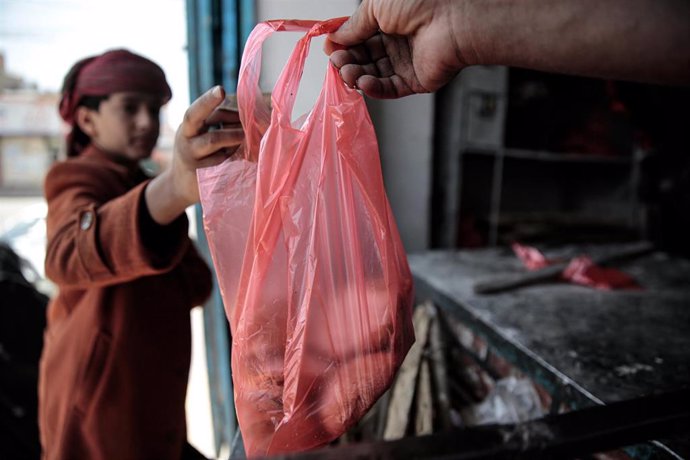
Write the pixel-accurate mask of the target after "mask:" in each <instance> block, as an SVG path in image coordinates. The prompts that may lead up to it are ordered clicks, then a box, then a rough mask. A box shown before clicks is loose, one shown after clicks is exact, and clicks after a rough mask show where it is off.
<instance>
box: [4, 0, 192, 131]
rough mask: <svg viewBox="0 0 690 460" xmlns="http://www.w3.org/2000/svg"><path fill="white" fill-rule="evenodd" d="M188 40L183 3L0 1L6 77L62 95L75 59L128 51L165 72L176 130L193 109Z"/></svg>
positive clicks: (174, 0)
mask: <svg viewBox="0 0 690 460" xmlns="http://www.w3.org/2000/svg"><path fill="white" fill-rule="evenodd" d="M186 40H187V24H186V19H185V0H115V1H114V0H0V52H2V53H3V54H4V55H5V67H6V69H7V71H8V72H10V73H12V74H15V75H18V76H21V77H23V78H24V79H26V80H28V81H30V82H34V83H36V84H37V85H38V86H39V88H40V89H42V90H48V91H58V90H59V88H60V86H61V85H62V79H63V78H64V76H65V74H66V73H67V71H68V70H69V68H70V67H71V66H72V64H74V63H75V62H76V61H77V60H79V59H81V58H83V57H86V56H90V55H93V54H98V53H102V52H103V51H106V50H108V49H112V48H128V49H129V50H131V51H134V52H136V53H139V54H141V55H143V56H146V57H148V58H149V59H151V60H153V61H155V62H156V63H158V64H159V65H160V66H161V67H162V68H163V70H164V71H165V74H166V77H167V79H168V82H169V83H170V86H171V87H172V90H173V98H172V100H171V102H170V106H169V117H170V120H169V121H170V124H171V126H173V127H176V126H177V125H178V124H179V122H180V121H181V119H182V115H183V113H184V110H185V109H186V107H187V106H188V105H189V87H188V81H189V79H188V68H187V54H186V51H185V46H186Z"/></svg>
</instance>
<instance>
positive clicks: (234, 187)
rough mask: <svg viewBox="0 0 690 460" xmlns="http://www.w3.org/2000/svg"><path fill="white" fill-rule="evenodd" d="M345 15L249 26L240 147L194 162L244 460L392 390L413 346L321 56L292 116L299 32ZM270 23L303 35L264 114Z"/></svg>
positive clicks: (364, 154)
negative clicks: (310, 94) (312, 87)
mask: <svg viewBox="0 0 690 460" xmlns="http://www.w3.org/2000/svg"><path fill="white" fill-rule="evenodd" d="M344 19H345V18H338V19H332V20H328V21H323V22H316V21H291V20H290V21H289V20H275V21H268V22H263V23H260V24H258V25H257V26H256V28H255V29H254V31H253V32H252V33H251V35H250V37H249V39H248V41H247V44H246V46H245V51H244V55H243V57H242V64H241V67H240V75H239V82H238V91H237V101H238V106H239V111H240V119H241V121H242V125H243V127H244V129H245V133H246V140H245V143H244V145H243V146H241V147H240V149H239V150H238V152H237V153H236V154H235V155H234V156H233V158H231V159H229V160H228V161H225V162H223V163H222V164H220V165H218V166H215V167H211V168H205V169H199V170H198V172H197V174H198V179H199V190H200V196H201V203H202V208H203V221H204V229H205V232H206V235H207V237H208V242H209V248H210V252H211V256H212V259H213V263H214V267H215V269H216V274H217V276H218V282H219V287H220V291H221V295H222V298H223V301H224V304H225V309H226V314H227V317H228V320H229V322H230V329H231V333H232V373H233V384H234V397H235V407H236V411H237V417H238V421H239V426H240V431H241V433H242V438H243V441H244V446H245V451H246V453H247V455H248V456H249V457H254V456H258V455H274V454H279V453H287V452H293V451H301V450H305V449H310V448H314V447H319V446H322V445H325V444H327V443H328V442H330V441H332V440H334V439H335V438H337V437H338V436H340V435H341V434H343V433H344V432H345V431H346V430H347V429H348V428H349V427H351V426H352V425H353V424H355V423H356V422H357V421H358V420H359V419H360V418H361V417H362V416H363V415H364V414H365V413H366V411H367V410H368V409H369V408H370V407H371V406H372V405H373V404H374V402H376V400H377V399H378V398H379V397H380V395H381V394H383V392H384V391H385V390H386V389H387V388H388V387H389V386H390V384H391V383H392V380H393V378H394V375H395V373H396V371H397V369H398V368H399V366H400V364H401V363H402V360H403V358H404V357H405V355H406V353H407V351H408V350H409V347H410V346H411V344H412V343H413V342H414V331H413V328H412V300H413V286H412V276H411V274H410V270H409V267H408V264H407V259H406V256H405V252H404V248H403V246H402V243H401V240H400V237H399V234H398V230H397V227H396V224H395V220H394V218H393V214H392V212H391V209H390V205H389V203H388V200H387V198H386V194H385V190H384V187H383V178H382V174H381V166H380V160H379V154H378V144H377V142H376V136H375V133H374V129H373V124H372V122H371V119H370V118H369V114H368V112H367V109H366V105H365V103H364V100H363V98H362V96H361V95H360V94H359V93H358V92H357V91H356V90H353V89H350V88H347V87H346V86H345V85H344V83H343V82H342V80H341V78H340V77H339V75H338V71H337V70H336V69H335V67H333V66H332V65H330V64H329V67H328V70H327V72H326V77H325V81H324V83H323V87H322V90H321V93H320V95H319V97H318V98H317V101H316V103H315V104H314V106H313V108H312V110H311V111H310V112H309V113H308V114H306V115H305V116H304V117H302V118H300V120H299V121H298V122H295V123H293V122H292V121H291V114H292V108H293V105H294V102H295V96H296V93H297V89H298V84H299V80H300V78H301V75H302V71H303V68H304V62H305V59H306V56H307V54H308V52H309V43H310V40H311V38H312V37H314V36H317V35H321V34H325V33H328V32H331V31H333V30H335V29H337V27H339V26H340V24H342V22H343V21H344ZM276 31H303V32H306V34H305V35H304V37H303V38H302V39H301V40H299V41H298V43H297V45H296V46H295V49H294V51H293V53H292V55H291V56H290V58H289V60H288V62H287V64H286V65H285V67H284V69H283V71H282V73H281V75H280V77H279V78H278V80H277V82H276V84H275V87H274V89H273V92H272V101H271V105H272V111H271V110H270V108H269V106H268V104H267V103H266V101H265V100H264V98H263V97H262V96H261V91H260V89H259V84H258V82H259V73H260V66H261V45H262V43H263V41H264V40H265V39H266V38H267V37H268V36H269V35H271V34H272V33H274V32H276ZM264 132H265V133H264Z"/></svg>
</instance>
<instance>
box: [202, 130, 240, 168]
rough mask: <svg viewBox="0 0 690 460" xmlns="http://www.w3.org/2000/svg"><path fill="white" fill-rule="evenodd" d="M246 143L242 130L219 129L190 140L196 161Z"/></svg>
mask: <svg viewBox="0 0 690 460" xmlns="http://www.w3.org/2000/svg"><path fill="white" fill-rule="evenodd" d="M242 141H244V130H243V129H242V128H230V129H218V130H216V131H209V132H207V133H204V134H201V135H199V136H195V137H193V138H191V139H189V141H188V142H189V144H190V146H191V149H190V151H191V152H192V157H193V158H194V159H195V160H197V161H198V160H201V159H203V158H206V157H208V156H210V155H212V154H214V153H216V152H218V151H219V150H222V149H226V148H230V147H237V146H239V145H240V144H241V143H242Z"/></svg>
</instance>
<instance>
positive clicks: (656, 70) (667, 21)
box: [455, 0, 690, 84]
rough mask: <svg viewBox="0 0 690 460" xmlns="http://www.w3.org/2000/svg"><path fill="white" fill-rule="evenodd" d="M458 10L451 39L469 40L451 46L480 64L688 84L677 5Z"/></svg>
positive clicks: (668, 1)
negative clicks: (468, 51) (468, 52)
mask: <svg viewBox="0 0 690 460" xmlns="http://www.w3.org/2000/svg"><path fill="white" fill-rule="evenodd" d="M458 11H459V12H461V14H458V16H457V17H456V18H455V23H456V24H455V31H456V36H459V34H458V31H462V32H463V35H464V36H465V37H466V36H467V35H469V36H470V37H471V40H470V41H471V44H468V43H464V44H463V43H460V44H459V45H460V46H461V47H463V46H464V47H468V45H469V46H470V47H471V48H470V49H472V51H473V52H474V53H476V59H477V62H478V63H480V64H485V65H490V64H497V65H509V66H516V67H524V68H531V69H536V70H543V71H551V72H562V73H569V74H577V75H588V76H594V77H603V78H612V79H622V80H638V81H646V82H656V83H667V84H689V83H690V2H687V1H685V0H656V1H655V0H579V1H568V0H557V1H544V0H519V1H518V0H466V2H465V3H464V6H463V8H461V9H458ZM468 31H469V32H468ZM461 38H462V37H461Z"/></svg>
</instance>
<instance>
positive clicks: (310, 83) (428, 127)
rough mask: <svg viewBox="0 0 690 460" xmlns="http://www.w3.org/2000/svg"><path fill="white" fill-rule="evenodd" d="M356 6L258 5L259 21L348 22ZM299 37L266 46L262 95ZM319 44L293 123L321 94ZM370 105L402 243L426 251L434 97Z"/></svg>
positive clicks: (352, 2)
mask: <svg viewBox="0 0 690 460" xmlns="http://www.w3.org/2000/svg"><path fill="white" fill-rule="evenodd" d="M358 3H359V2H358V1H357V0H259V1H257V3H256V6H257V20H259V21H263V20H268V19H328V18H333V17H338V16H349V15H350V14H352V12H353V11H354V10H355V8H356V7H357V5H358ZM299 36H300V35H299V34H296V33H284V32H283V33H280V34H274V35H273V36H272V37H271V38H269V39H268V40H267V41H266V43H265V44H264V49H263V60H262V76H261V81H260V85H261V88H262V90H264V91H270V90H271V89H272V88H273V84H274V82H275V81H276V79H277V78H278V75H279V74H280V71H281V70H282V68H283V66H284V65H285V62H286V61H287V58H288V56H289V55H290V52H291V51H292V48H293V47H294V44H295V42H296V41H297V39H298V38H299ZM323 41H324V39H323V37H320V38H315V39H314V40H313V41H312V47H311V53H310V54H309V57H308V58H307V63H306V66H305V70H304V76H303V79H302V84H301V85H300V89H299V91H298V96H297V102H296V103H295V110H294V113H293V119H294V118H297V117H299V116H300V115H302V114H303V113H306V112H308V111H309V109H310V108H311V106H312V105H313V103H314V101H315V100H316V98H317V96H318V94H319V91H320V89H321V85H322V82H323V78H324V75H325V71H326V68H327V59H328V58H327V56H326V55H325V54H324V53H323V51H322V48H323ZM368 105H369V109H370V110H369V111H370V114H371V117H372V119H373V121H374V125H375V128H376V133H377V136H378V141H379V148H380V151H381V162H382V164H383V171H384V181H385V184H386V190H387V192H388V199H389V200H390V202H391V207H392V208H393V213H394V214H395V217H396V220H397V223H398V227H399V230H400V234H401V236H402V239H403V243H404V244H405V248H406V249H407V250H408V251H410V252H413V251H419V250H422V249H425V248H427V247H428V242H429V220H430V214H429V213H430V194H431V158H432V157H431V152H432V133H433V114H434V108H433V107H434V106H433V96H431V95H420V96H412V97H408V98H404V99H400V100H394V101H391V100H387V101H373V100H370V101H368Z"/></svg>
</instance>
